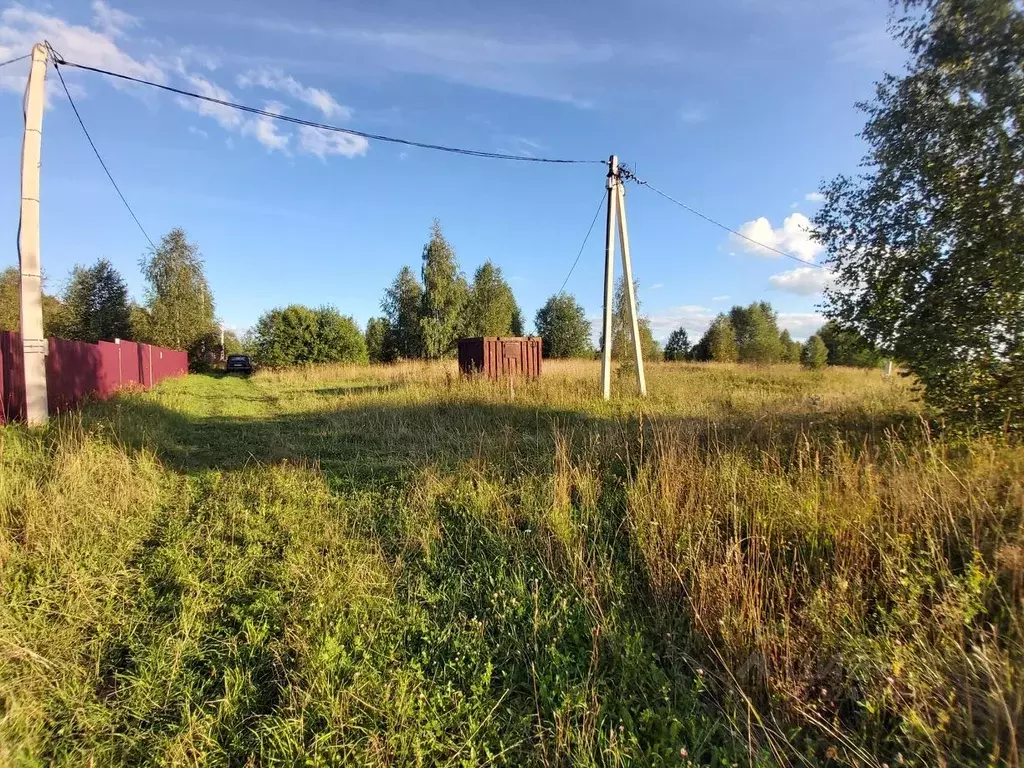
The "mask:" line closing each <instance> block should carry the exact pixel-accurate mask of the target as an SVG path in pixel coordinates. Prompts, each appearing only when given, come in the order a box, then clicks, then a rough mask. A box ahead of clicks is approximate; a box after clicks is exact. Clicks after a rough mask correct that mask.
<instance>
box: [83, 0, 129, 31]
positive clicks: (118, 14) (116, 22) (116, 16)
mask: <svg viewBox="0 0 1024 768" xmlns="http://www.w3.org/2000/svg"><path fill="white" fill-rule="evenodd" d="M92 20H93V23H94V24H95V25H96V26H97V27H99V28H100V30H102V31H103V33H104V34H106V35H108V36H110V37H117V36H118V35H121V34H123V33H124V30H125V29H126V28H128V27H137V26H139V20H138V18H136V17H135V16H132V15H131V14H130V13H126V12H125V11H119V10H118V9H117V8H111V7H110V6H109V5H107V4H106V3H105V2H103V0H94V1H93V4H92Z"/></svg>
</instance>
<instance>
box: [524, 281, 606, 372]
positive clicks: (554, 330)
mask: <svg viewBox="0 0 1024 768" xmlns="http://www.w3.org/2000/svg"><path fill="white" fill-rule="evenodd" d="M533 324H534V327H535V328H536V330H537V335H538V336H540V337H541V338H542V339H543V342H542V344H543V353H544V357H589V356H590V355H591V354H593V351H594V350H593V348H592V346H591V344H590V323H588V322H587V313H586V312H584V311H583V307H581V306H580V305H579V304H578V303H577V301H576V297H575V296H572V295H571V294H568V293H559V294H556V295H555V296H552V297H551V298H550V299H548V300H547V302H546V303H545V304H544V306H543V307H541V308H540V309H539V310H537V316H536V318H534V321H533Z"/></svg>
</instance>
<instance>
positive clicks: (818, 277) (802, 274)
mask: <svg viewBox="0 0 1024 768" xmlns="http://www.w3.org/2000/svg"><path fill="white" fill-rule="evenodd" d="M833 277H834V276H833V274H832V273H831V272H830V271H829V270H827V269H821V268H818V267H797V268H796V269H791V270H789V271H787V272H780V273H779V274H777V275H772V276H771V277H769V278H768V282H770V283H771V284H772V285H773V286H774V287H775V288H778V289H779V290H780V291H786V292H787V293H795V294H797V295H798V296H814V295H816V294H819V293H821V292H822V291H824V290H825V288H826V287H828V285H829V283H831V282H832V280H833Z"/></svg>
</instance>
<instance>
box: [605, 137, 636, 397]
mask: <svg viewBox="0 0 1024 768" xmlns="http://www.w3.org/2000/svg"><path fill="white" fill-rule="evenodd" d="M616 222H618V227H619V248H620V249H621V250H622V274H623V279H624V281H625V283H626V299H627V302H626V303H627V304H628V309H627V311H628V312H629V322H630V326H631V329H632V332H633V359H634V361H635V362H636V378H637V386H638V388H639V390H640V396H641V397H646V396H647V378H646V376H645V375H644V355H643V349H642V347H641V345H640V321H639V318H638V317H637V311H636V291H635V290H634V288H633V264H632V261H631V260H630V256H629V230H628V229H627V227H626V193H625V190H624V189H623V186H622V179H621V178H620V177H619V159H618V158H617V157H616V156H615V155H612V156H611V157H610V158H609V159H608V219H607V222H606V224H605V232H604V337H603V348H602V350H601V394H602V395H603V396H604V399H605V400H608V399H609V398H610V397H611V396H612V311H613V304H614V301H615V225H616Z"/></svg>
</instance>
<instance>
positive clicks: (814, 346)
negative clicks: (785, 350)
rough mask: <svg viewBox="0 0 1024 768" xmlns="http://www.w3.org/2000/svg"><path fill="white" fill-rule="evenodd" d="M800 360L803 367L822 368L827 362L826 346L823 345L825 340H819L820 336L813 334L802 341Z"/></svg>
mask: <svg viewBox="0 0 1024 768" xmlns="http://www.w3.org/2000/svg"><path fill="white" fill-rule="evenodd" d="M800 362H801V363H803V364H804V367H805V368H812V369H815V370H817V369H818V368H824V367H825V366H826V365H827V364H828V347H826V346H825V342H823V341H822V340H821V337H820V336H818V335H817V334H815V335H814V336H811V338H809V339H808V340H807V341H806V342H805V343H804V348H803V352H802V353H801V355H800Z"/></svg>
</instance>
